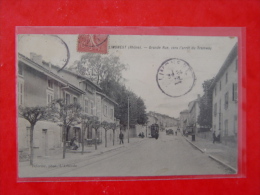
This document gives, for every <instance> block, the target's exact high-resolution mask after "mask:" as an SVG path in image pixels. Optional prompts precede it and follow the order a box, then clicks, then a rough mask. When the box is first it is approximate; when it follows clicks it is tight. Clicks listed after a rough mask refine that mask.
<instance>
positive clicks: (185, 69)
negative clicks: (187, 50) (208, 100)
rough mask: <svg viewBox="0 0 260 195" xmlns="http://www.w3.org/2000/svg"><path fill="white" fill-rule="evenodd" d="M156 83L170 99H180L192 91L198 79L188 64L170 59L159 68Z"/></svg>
mask: <svg viewBox="0 0 260 195" xmlns="http://www.w3.org/2000/svg"><path fill="white" fill-rule="evenodd" d="M156 81H157V84H158V87H159V88H160V90H161V91H162V92H163V93H164V94H166V95H168V96H170V97H180V96H183V95H185V94H187V93H188V92H190V91H191V90H192V88H193V86H194V85H195V81H196V77H195V74H194V71H193V69H192V67H191V66H190V65H189V64H188V62H186V61H184V60H182V59H178V58H170V59H168V60H166V61H164V62H163V63H162V64H161V66H160V67H159V68H158V71H157V74H156Z"/></svg>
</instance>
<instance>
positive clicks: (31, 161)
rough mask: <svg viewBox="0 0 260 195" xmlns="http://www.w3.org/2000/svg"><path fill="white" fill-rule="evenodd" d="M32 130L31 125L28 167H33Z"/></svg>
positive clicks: (32, 126)
mask: <svg viewBox="0 0 260 195" xmlns="http://www.w3.org/2000/svg"><path fill="white" fill-rule="evenodd" d="M33 130H34V125H32V124H31V128H30V150H31V153H30V165H32V166H33V156H34V150H33Z"/></svg>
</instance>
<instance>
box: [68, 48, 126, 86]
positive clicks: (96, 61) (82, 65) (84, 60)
mask: <svg viewBox="0 0 260 195" xmlns="http://www.w3.org/2000/svg"><path fill="white" fill-rule="evenodd" d="M126 67H127V66H126V64H123V63H121V62H120V59H119V57H117V56H113V55H110V56H102V55H101V54H96V53H86V54H84V55H83V56H82V57H81V59H80V60H79V61H76V62H74V64H73V66H72V67H71V68H70V69H72V70H73V69H75V70H76V71H77V72H78V73H79V74H81V75H83V76H87V77H88V78H89V79H90V80H91V81H93V82H95V83H96V84H98V85H99V84H100V83H101V82H102V81H105V80H106V81H107V82H109V81H110V80H114V81H117V82H118V81H119V80H120V79H121V78H122V71H123V70H126Z"/></svg>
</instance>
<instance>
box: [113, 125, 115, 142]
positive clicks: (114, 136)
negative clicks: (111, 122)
mask: <svg viewBox="0 0 260 195" xmlns="http://www.w3.org/2000/svg"><path fill="white" fill-rule="evenodd" d="M114 145H115V129H113V146H114Z"/></svg>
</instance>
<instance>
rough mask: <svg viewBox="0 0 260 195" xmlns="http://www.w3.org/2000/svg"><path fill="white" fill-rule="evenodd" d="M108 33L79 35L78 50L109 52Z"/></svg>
mask: <svg viewBox="0 0 260 195" xmlns="http://www.w3.org/2000/svg"><path fill="white" fill-rule="evenodd" d="M107 43H108V35H103V34H85V35H79V36H78V46H77V50H78V52H91V53H101V54H106V53H107V52H108V49H107V45H108V44H107Z"/></svg>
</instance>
